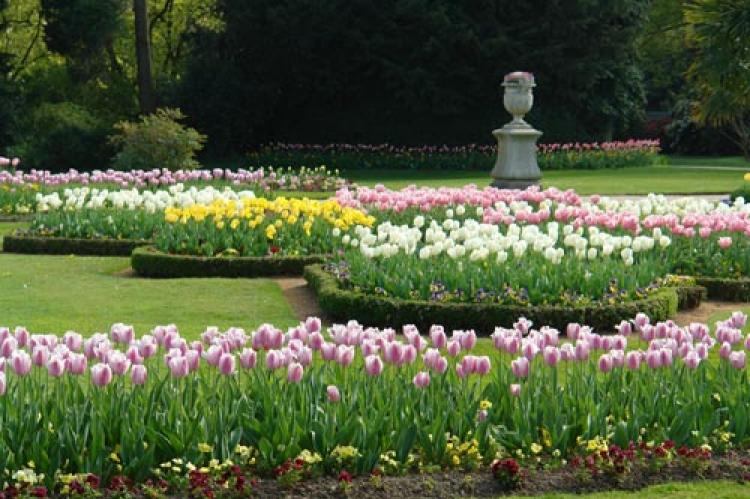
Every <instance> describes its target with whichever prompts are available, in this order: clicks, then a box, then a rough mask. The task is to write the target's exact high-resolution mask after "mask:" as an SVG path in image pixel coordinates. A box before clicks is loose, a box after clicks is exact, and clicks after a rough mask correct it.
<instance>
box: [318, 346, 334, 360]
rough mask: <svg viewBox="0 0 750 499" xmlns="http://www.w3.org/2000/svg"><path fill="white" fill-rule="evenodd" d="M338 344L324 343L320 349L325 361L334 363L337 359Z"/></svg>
mask: <svg viewBox="0 0 750 499" xmlns="http://www.w3.org/2000/svg"><path fill="white" fill-rule="evenodd" d="M336 351H337V350H336V344H335V343H323V345H321V347H320V354H321V356H322V357H323V360H325V361H332V360H335V359H336Z"/></svg>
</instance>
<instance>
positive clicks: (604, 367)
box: [599, 353, 614, 373]
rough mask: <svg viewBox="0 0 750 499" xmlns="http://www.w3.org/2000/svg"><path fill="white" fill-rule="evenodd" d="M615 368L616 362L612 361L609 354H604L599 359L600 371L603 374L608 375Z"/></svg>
mask: <svg viewBox="0 0 750 499" xmlns="http://www.w3.org/2000/svg"><path fill="white" fill-rule="evenodd" d="M613 367H614V361H613V360H612V356H611V355H609V354H608V353H605V354H602V356H601V357H599V370H600V371H601V372H603V373H608V372H610V371H612V368H613Z"/></svg>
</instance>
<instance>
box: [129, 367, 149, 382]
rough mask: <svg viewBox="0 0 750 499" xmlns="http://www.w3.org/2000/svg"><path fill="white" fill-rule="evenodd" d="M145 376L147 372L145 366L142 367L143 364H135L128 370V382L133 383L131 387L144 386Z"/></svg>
mask: <svg viewBox="0 0 750 499" xmlns="http://www.w3.org/2000/svg"><path fill="white" fill-rule="evenodd" d="M147 376H148V371H147V369H146V366H144V365H143V364H136V365H134V366H133V369H131V370H130V381H131V382H132V383H133V385H143V384H145V383H146V377H147Z"/></svg>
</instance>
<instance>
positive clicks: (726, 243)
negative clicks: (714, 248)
mask: <svg viewBox="0 0 750 499" xmlns="http://www.w3.org/2000/svg"><path fill="white" fill-rule="evenodd" d="M731 245H732V238H731V237H720V238H719V248H721V249H724V250H725V249H728V248H729V247H730V246H731Z"/></svg>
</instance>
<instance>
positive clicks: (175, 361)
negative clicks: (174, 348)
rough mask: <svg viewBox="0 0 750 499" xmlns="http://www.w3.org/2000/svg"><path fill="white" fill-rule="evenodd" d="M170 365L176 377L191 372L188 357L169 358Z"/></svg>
mask: <svg viewBox="0 0 750 499" xmlns="http://www.w3.org/2000/svg"><path fill="white" fill-rule="evenodd" d="M168 365H169V371H170V372H171V373H172V376H173V377H175V378H184V377H185V376H187V375H188V373H189V372H190V366H189V364H188V360H187V357H172V358H170V359H169V363H168ZM92 369H93V368H92Z"/></svg>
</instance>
